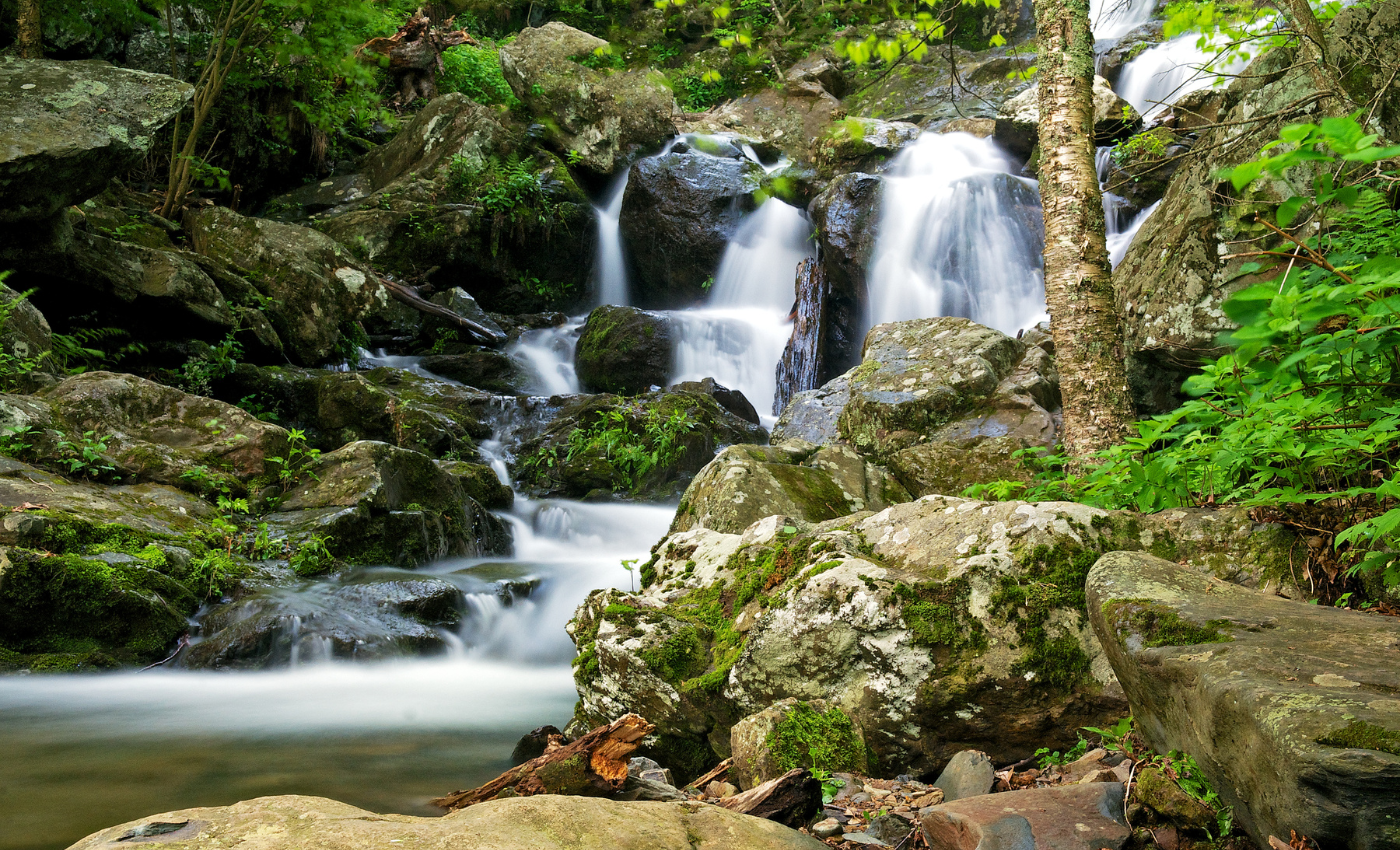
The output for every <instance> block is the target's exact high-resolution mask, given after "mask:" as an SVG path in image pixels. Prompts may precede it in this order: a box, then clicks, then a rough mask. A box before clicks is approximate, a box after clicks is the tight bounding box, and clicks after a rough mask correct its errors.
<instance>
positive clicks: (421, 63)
mask: <svg viewBox="0 0 1400 850" xmlns="http://www.w3.org/2000/svg"><path fill="white" fill-rule="evenodd" d="M454 20H456V19H455V18H448V19H447V22H446V23H445V24H444V25H443V27H441V28H439V27H435V26H433V22H432V19H431V18H429V17H428V15H427V13H425V12H424V11H423V10H422V9H419V10H418V11H417V12H414V13H413V17H411V18H409V19H408V23H406V24H404V25H403V26H401V27H399V31H398V32H396V33H394V34H393V35H391V36H389V37H388V38H372V39H370V40H369V41H367V42H365V43H364V44H362V45H360V47H359V50H357V51H356V55H357V56H363V55H364V54H365V52H366V51H368V52H369V53H376V54H379V55H380V56H385V57H387V58H388V60H389V65H388V67H389V74H390V75H391V76H393V78H394V82H395V84H396V85H397V86H398V89H399V93H398V94H397V95H396V96H395V101H396V102H397V103H398V104H399V105H406V104H408V103H410V102H411V101H413V100H414V99H415V98H418V97H422V98H424V99H426V100H432V99H433V98H435V97H437V75H438V71H441V70H442V52H443V51H444V50H446V49H447V48H449V47H455V46H457V45H459V44H476V39H474V38H472V37H471V36H470V35H468V34H467V31H466V30H453V29H451V27H452V22H453V21H454Z"/></svg>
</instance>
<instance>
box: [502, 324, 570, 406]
mask: <svg viewBox="0 0 1400 850" xmlns="http://www.w3.org/2000/svg"><path fill="white" fill-rule="evenodd" d="M586 318H588V317H587V316H574V317H573V318H571V319H569V320H568V321H567V322H565V323H564V324H562V325H560V326H559V327H557V328H543V329H541V330H536V331H526V332H525V333H522V334H521V335H520V339H518V340H516V341H515V342H513V343H511V344H510V345H509V346H507V348H506V353H507V354H509V355H510V356H511V357H514V358H515V359H516V360H518V361H519V362H521V363H524V364H525V366H526V368H527V369H528V371H529V373H530V375H531V377H532V379H533V380H532V381H531V383H530V386H528V387H526V391H527V392H529V393H530V394H531V395H540V396H552V395H567V394H568V393H576V392H579V383H578V373H577V372H576V371H575V370H574V347H575V346H576V345H577V344H578V335H579V329H580V328H582V327H583V322H584V319H586Z"/></svg>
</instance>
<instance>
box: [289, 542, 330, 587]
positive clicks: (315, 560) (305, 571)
mask: <svg viewBox="0 0 1400 850" xmlns="http://www.w3.org/2000/svg"><path fill="white" fill-rule="evenodd" d="M332 539H333V538H331V537H328V536H322V535H319V534H313V535H312V536H310V537H308V538H306V539H305V540H303V541H302V543H301V545H300V546H298V547H297V549H296V551H295V552H293V553H292V557H291V566H292V572H294V573H296V574H297V575H299V576H302V577H303V578H309V577H311V576H318V575H321V574H323V573H325V572H327V571H329V570H330V569H331V567H333V566H335V556H334V555H332V554H331V550H330V546H329V544H330V542H331V540H332Z"/></svg>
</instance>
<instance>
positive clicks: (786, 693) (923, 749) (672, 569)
mask: <svg viewBox="0 0 1400 850" xmlns="http://www.w3.org/2000/svg"><path fill="white" fill-rule="evenodd" d="M1207 515H1209V517H1208V518H1207ZM1223 525H1228V526H1229V527H1230V528H1231V529H1232V531H1230V532H1225V531H1224V529H1223V528H1221V527H1218V526H1223ZM1265 541H1268V542H1267V543H1266V542H1265ZM1295 542H1296V541H1294V540H1293V539H1292V538H1291V536H1289V535H1287V534H1286V533H1284V532H1283V531H1282V530H1281V529H1277V528H1275V527H1270V526H1258V525H1256V524H1255V523H1254V522H1253V521H1252V520H1250V519H1249V517H1248V516H1247V514H1245V513H1243V512H1232V513H1224V514H1218V513H1217V514H1212V513H1211V512H1200V513H1192V512H1185V513H1182V514H1179V515H1177V516H1175V517H1167V516H1163V515H1160V514H1159V515H1156V516H1139V515H1135V514H1128V513H1121V512H1114V513H1108V512H1104V511H1100V510H1098V509H1095V508H1090V507H1087V506H1083V505H1076V504H1070V503H1057V502H1045V503H1040V504H1028V503H1021V502H976V501H970V500H964V499H956V498H948V497H938V496H929V497H925V498H923V499H919V500H918V501H914V502H907V503H904V504H899V505H895V506H893V507H890V508H887V509H885V510H883V511H881V512H879V513H876V514H870V513H868V512H865V513H857V514H852V515H850V516H847V517H843V518H841V519H837V520H829V521H826V522H823V523H819V524H815V525H813V524H811V523H808V522H803V521H801V520H799V519H796V518H793V517H788V516H770V517H767V518H765V519H763V520H761V521H759V522H757V523H754V524H753V525H752V526H750V527H749V528H747V529H744V530H743V532H742V533H723V532H720V531H715V530H712V529H709V528H704V527H692V528H690V529H689V530H686V531H677V532H673V533H671V534H669V535H668V537H667V538H666V539H665V540H663V541H662V542H661V543H660V544H658V545H657V546H656V547H655V549H654V550H653V552H654V554H653V557H652V559H651V560H650V561H648V562H647V563H646V564H644V565H643V566H642V568H641V576H642V583H643V588H644V589H643V590H642V591H641V592H640V593H638V594H628V593H624V592H621V591H596V592H595V593H593V594H592V595H591V596H590V597H589V598H588V599H587V600H586V601H585V602H584V604H583V605H582V606H581V607H580V608H579V610H578V612H577V613H576V615H575V618H574V620H573V621H572V622H571V624H570V626H569V630H570V634H571V635H572V637H573V639H574V641H575V644H576V645H577V647H578V649H579V656H578V660H577V661H576V666H575V682H576V685H577V687H578V690H579V696H580V703H579V706H578V708H577V713H576V718H575V725H573V726H571V727H570V728H571V729H573V730H577V729H580V728H591V726H590V724H594V725H596V723H597V722H600V718H606V717H616V716H619V715H620V714H622V713H626V712H627V711H636V712H638V713H643V712H645V713H646V716H647V717H648V719H650V720H651V721H652V722H653V723H655V724H656V726H657V734H658V736H659V739H658V740H659V741H660V742H661V743H660V744H658V747H659V750H658V752H657V753H655V754H654V757H655V758H657V759H658V760H659V761H662V762H664V763H666V764H668V765H669V766H671V767H673V768H676V769H678V770H679V769H680V768H681V767H682V766H681V765H680V764H679V762H678V760H685V759H689V760H693V761H694V762H695V763H696V764H698V765H699V767H698V770H697V771H696V772H697V773H698V772H700V771H703V770H706V769H708V768H709V767H710V766H712V765H713V760H714V758H715V757H716V756H719V757H723V756H727V755H729V754H730V753H731V748H732V746H733V739H732V736H731V732H732V729H733V727H734V724H735V723H737V722H738V721H739V720H740V719H741V718H743V717H745V716H747V715H750V714H753V713H755V712H759V711H762V710H764V709H766V708H768V707H769V706H771V705H773V704H774V703H776V702H778V701H780V700H783V699H787V698H795V699H799V700H814V699H824V700H827V701H828V703H829V704H830V705H833V706H837V707H839V708H841V709H842V710H843V711H844V712H846V714H847V716H848V717H849V718H850V719H851V721H852V722H854V723H855V724H856V726H857V727H858V728H859V729H860V730H861V732H862V734H863V736H864V740H865V743H866V745H867V746H868V747H869V748H870V751H871V753H872V755H873V757H874V758H877V759H878V760H879V764H880V765H881V769H882V771H885V772H888V773H900V772H910V773H919V772H928V771H933V770H936V769H939V768H941V767H942V766H944V765H945V764H946V763H947V762H948V760H949V759H951V758H952V757H953V756H954V755H955V754H957V753H958V752H961V751H963V750H967V749H978V750H981V751H983V752H985V753H986V754H987V755H988V756H989V757H990V758H991V759H992V760H993V761H994V762H995V763H998V764H1005V763H1009V762H1013V761H1017V760H1019V759H1021V758H1023V757H1024V756H1025V755H1026V754H1027V753H1030V752H1033V751H1034V750H1035V749H1036V748H1038V747H1041V746H1048V747H1052V748H1058V749H1061V750H1064V749H1066V748H1067V747H1069V746H1071V745H1072V744H1073V743H1074V742H1075V740H1076V739H1077V734H1078V728H1079V727H1081V726H1085V725H1100V723H1099V722H1100V721H1103V720H1109V719H1111V718H1116V717H1119V716H1122V714H1123V713H1125V712H1126V709H1127V706H1126V705H1125V703H1124V700H1123V699H1122V696H1121V691H1120V690H1119V688H1118V686H1117V684H1116V681H1115V679H1114V676H1113V672H1112V670H1111V668H1110V667H1109V665H1108V663H1107V661H1106V659H1105V658H1104V655H1103V651H1102V649H1101V648H1100V647H1099V645H1098V641H1097V639H1096V638H1095V637H1094V635H1093V632H1092V630H1091V629H1090V627H1089V624H1088V621H1087V617H1086V615H1085V613H1084V604H1085V603H1084V596H1083V587H1084V576H1085V574H1086V573H1087V572H1088V570H1089V568H1090V566H1091V565H1092V564H1093V563H1094V561H1095V560H1096V559H1097V558H1098V557H1099V555H1100V553H1102V552H1106V551H1115V550H1120V549H1129V548H1132V549H1138V548H1145V549H1150V550H1152V551H1157V552H1161V553H1163V554H1166V555H1169V556H1170V557H1173V558H1176V559H1178V560H1181V561H1183V562H1185V563H1187V564H1190V565H1191V567H1192V568H1193V569H1196V570H1200V571H1201V572H1203V573H1213V572H1217V571H1218V572H1220V573H1221V574H1231V573H1234V574H1239V575H1247V576H1251V577H1253V579H1254V581H1255V582H1256V583H1257V584H1267V583H1268V582H1269V581H1273V582H1277V581H1278V578H1279V577H1280V576H1285V575H1287V573H1288V569H1289V567H1288V551H1289V548H1290V546H1292V545H1294V543H1295ZM1225 562H1228V564H1227V563H1225ZM1275 586H1276V585H1275ZM697 747H698V748H700V750H701V755H696V748H697ZM682 772H684V771H682Z"/></svg>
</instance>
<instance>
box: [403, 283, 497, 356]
mask: <svg viewBox="0 0 1400 850" xmlns="http://www.w3.org/2000/svg"><path fill="white" fill-rule="evenodd" d="M380 280H381V281H382V282H383V284H384V287H385V288H386V289H388V290H389V294H390V295H392V296H394V297H395V298H397V299H398V300H399V301H402V302H403V303H405V304H407V305H408V306H410V307H412V308H413V309H415V310H417V311H419V312H420V313H427V314H428V315H429V316H437V317H438V318H439V319H444V320H446V321H448V322H451V323H452V324H454V325H456V326H457V327H459V328H461V329H462V330H464V331H466V332H467V335H468V336H470V337H471V339H472V341H473V342H475V343H476V344H478V345H488V346H491V347H493V348H495V347H499V346H501V345H503V344H504V343H505V341H506V335H505V334H503V333H500V332H499V331H493V330H492V329H490V328H488V327H486V326H485V325H481V324H478V323H476V322H473V321H472V320H471V319H468V318H467V317H466V316H463V315H460V314H458V313H454V312H452V311H451V310H449V309H447V308H446V307H444V306H442V305H441V304H434V303H433V302H431V301H429V300H428V299H426V298H424V297H423V296H421V295H419V294H418V292H417V291H416V290H414V289H413V288H412V287H410V286H408V285H406V284H403V283H400V282H398V281H397V280H390V279H389V278H387V277H386V278H380Z"/></svg>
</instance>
